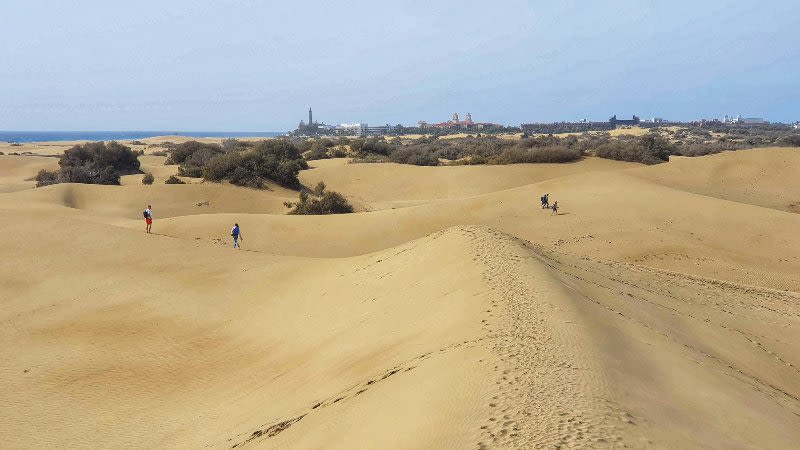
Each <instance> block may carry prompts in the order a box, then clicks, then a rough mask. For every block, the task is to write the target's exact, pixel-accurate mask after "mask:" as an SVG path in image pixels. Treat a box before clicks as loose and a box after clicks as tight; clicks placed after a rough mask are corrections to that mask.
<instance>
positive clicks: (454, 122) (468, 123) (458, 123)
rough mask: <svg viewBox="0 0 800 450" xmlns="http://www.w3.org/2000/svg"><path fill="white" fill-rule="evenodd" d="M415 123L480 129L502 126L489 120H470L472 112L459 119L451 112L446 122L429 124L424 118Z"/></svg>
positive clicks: (426, 126)
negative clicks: (451, 114)
mask: <svg viewBox="0 0 800 450" xmlns="http://www.w3.org/2000/svg"><path fill="white" fill-rule="evenodd" d="M417 125H418V126H419V127H420V128H461V129H465V130H472V129H477V130H480V129H483V128H489V127H499V126H502V125H499V124H496V123H491V122H474V121H473V120H472V114H470V113H467V116H466V117H465V118H464V120H460V119H459V117H458V113H453V117H452V118H451V119H450V120H449V121H448V122H441V123H434V124H429V123H428V122H426V121H424V120H420V121H419V122H417Z"/></svg>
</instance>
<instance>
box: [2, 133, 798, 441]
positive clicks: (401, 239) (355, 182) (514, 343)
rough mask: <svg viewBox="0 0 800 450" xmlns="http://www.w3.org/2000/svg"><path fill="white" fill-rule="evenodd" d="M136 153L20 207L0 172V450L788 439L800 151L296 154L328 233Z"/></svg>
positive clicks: (794, 404) (13, 184) (15, 184)
mask: <svg viewBox="0 0 800 450" xmlns="http://www.w3.org/2000/svg"><path fill="white" fill-rule="evenodd" d="M161 139H162V140H171V141H173V142H175V141H177V140H178V138H175V137H169V138H161ZM143 141H151V140H143ZM153 142H157V141H155V140H153ZM31 148H39V147H36V146H34V145H31ZM41 148H42V149H48V151H50V150H53V149H55V148H57V147H54V146H50V145H48V146H46V147H45V146H41ZM23 149H24V147H23ZM62 151H63V149H62ZM148 153H149V152H148ZM42 154H45V151H44V150H42ZM141 160H142V169H143V170H144V171H146V172H151V173H153V175H154V176H155V177H156V180H157V181H156V184H154V185H152V186H143V185H141V182H140V180H141V175H131V176H127V177H124V179H123V185H122V186H93V185H71V184H68V185H54V186H48V187H44V188H36V189H34V188H33V182H32V181H26V180H29V179H30V178H31V177H33V176H34V175H35V174H36V172H37V171H38V170H40V169H41V168H50V169H52V168H53V167H54V164H56V162H57V160H56V159H54V158H44V157H36V156H0V174H2V175H0V214H2V216H3V217H4V219H3V220H2V221H0V236H1V237H0V254H1V255H2V258H0V289H1V290H0V302H2V308H0V323H2V325H0V342H2V344H0V429H1V430H2V433H0V447H3V448H54V447H56V448H87V447H90V448H91V447H100V448H119V447H138V448H201V447H203V448H206V447H207V448H231V447H235V448H276V449H285V448H292V449H294V448H299V449H306V448H325V449H329V448H333V449H337V448H341V449H353V448H375V449H409V448H419V449H427V448H473V449H475V448H519V449H529V448H555V447H562V448H575V447H591V448H615V447H622V446H627V447H634V448H651V447H652V448H787V449H788V448H796V445H797V442H800V400H798V399H799V398H800V295H799V294H798V293H797V292H798V291H800V234H798V232H797V230H800V215H798V214H797V209H796V208H797V205H798V202H800V180H798V177H796V174H795V173H794V172H793V171H792V168H793V167H799V166H800V152H798V151H797V150H794V149H759V150H747V151H739V152H733V153H724V154H719V155H714V156H707V157H700V158H691V159H690V158H675V159H674V160H673V161H672V162H670V163H667V164H662V165H658V166H650V167H644V166H640V165H637V164H630V163H621V162H615V161H607V160H601V159H596V158H586V159H585V160H583V161H580V162H577V163H573V164H562V165H551V164H540V165H514V166H454V167H413V166H403V165H395V164H374V165H369V164H347V163H346V160H343V159H338V160H325V161H313V162H312V163H311V165H312V169H311V170H308V171H304V172H302V174H301V178H302V181H303V182H304V183H306V184H313V183H316V182H317V181H320V180H324V181H325V183H326V184H327V185H328V186H329V187H330V188H331V189H334V190H337V191H340V192H342V193H343V194H345V195H346V196H347V197H348V198H349V199H351V200H352V201H353V202H354V203H356V204H357V205H358V208H359V211H361V212H358V213H355V214H349V215H341V216H287V215H285V214H284V212H285V210H286V208H285V207H284V206H283V201H286V200H287V199H294V198H295V197H296V195H295V193H294V192H293V191H289V190H286V189H282V188H279V187H276V186H270V190H267V191H256V190H251V189H243V188H238V187H234V186H230V185H222V184H211V183H197V184H187V185H164V184H163V179H165V178H166V177H168V176H169V175H171V174H174V173H175V172H176V170H177V168H176V167H174V166H164V165H163V161H164V157H158V156H144V157H142V158H141ZM543 193H549V194H550V198H551V201H553V200H558V202H559V205H560V206H561V210H560V214H559V215H557V216H553V215H551V213H550V212H549V211H545V210H542V209H540V208H539V196H540V195H541V194H543ZM147 204H152V205H153V211H154V217H155V223H154V225H153V231H154V233H155V234H153V235H147V234H145V233H144V223H143V220H141V218H140V217H141V210H142V209H144V207H145V206H146V205H147ZM233 222H238V223H239V224H240V225H241V227H242V232H243V237H244V239H245V240H244V241H243V249H242V250H241V251H236V250H233V249H232V248H231V242H229V241H230V238H229V236H228V230H229V229H230V227H231V226H232V224H233Z"/></svg>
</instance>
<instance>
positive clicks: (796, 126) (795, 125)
mask: <svg viewBox="0 0 800 450" xmlns="http://www.w3.org/2000/svg"><path fill="white" fill-rule="evenodd" d="M794 129H795V130H800V122H796V123H795V124H794Z"/></svg>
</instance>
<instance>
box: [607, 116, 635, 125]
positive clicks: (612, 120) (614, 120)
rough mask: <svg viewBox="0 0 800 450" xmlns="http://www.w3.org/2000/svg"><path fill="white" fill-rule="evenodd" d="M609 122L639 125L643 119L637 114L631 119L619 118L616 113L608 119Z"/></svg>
mask: <svg viewBox="0 0 800 450" xmlns="http://www.w3.org/2000/svg"><path fill="white" fill-rule="evenodd" d="M608 122H609V123H611V124H613V125H639V123H640V122H641V119H639V117H638V116H636V115H634V116H633V118H632V119H630V120H625V119H617V115H616V114H615V115H613V116H611V118H610V119H608Z"/></svg>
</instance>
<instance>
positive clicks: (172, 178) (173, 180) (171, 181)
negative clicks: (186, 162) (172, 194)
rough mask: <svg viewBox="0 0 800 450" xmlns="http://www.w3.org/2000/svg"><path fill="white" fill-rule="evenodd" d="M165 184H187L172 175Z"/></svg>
mask: <svg viewBox="0 0 800 450" xmlns="http://www.w3.org/2000/svg"><path fill="white" fill-rule="evenodd" d="M164 184H186V182H185V181H183V180H181V179H180V178H178V177H176V176H175V175H170V176H169V178H167V179H166V181H164Z"/></svg>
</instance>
